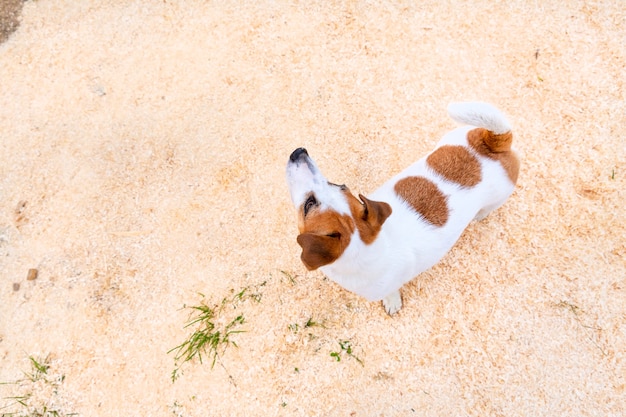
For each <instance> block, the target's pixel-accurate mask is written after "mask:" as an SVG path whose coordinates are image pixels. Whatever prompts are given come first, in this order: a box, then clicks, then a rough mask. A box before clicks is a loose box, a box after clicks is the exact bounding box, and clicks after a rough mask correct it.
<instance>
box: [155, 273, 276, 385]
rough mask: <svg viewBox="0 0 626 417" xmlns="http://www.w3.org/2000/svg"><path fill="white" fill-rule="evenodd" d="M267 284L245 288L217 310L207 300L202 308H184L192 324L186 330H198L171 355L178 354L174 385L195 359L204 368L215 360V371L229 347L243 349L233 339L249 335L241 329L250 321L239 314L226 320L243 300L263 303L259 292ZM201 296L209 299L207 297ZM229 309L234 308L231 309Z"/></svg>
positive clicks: (200, 305)
mask: <svg viewBox="0 0 626 417" xmlns="http://www.w3.org/2000/svg"><path fill="white" fill-rule="evenodd" d="M265 284H266V282H263V283H261V284H259V285H257V286H255V287H254V288H252V287H245V288H243V289H242V290H240V291H239V292H237V293H234V295H233V296H232V297H226V298H223V299H222V302H221V303H220V304H219V305H215V306H213V307H210V306H209V305H208V304H207V303H206V302H205V301H204V300H202V301H201V302H200V304H199V305H196V306H184V307H183V308H187V309H189V310H191V312H190V315H189V320H188V321H187V324H185V326H183V328H184V329H188V328H194V330H193V332H192V333H191V334H190V335H189V336H188V337H187V339H186V340H185V341H184V342H182V343H181V344H179V345H178V346H176V347H174V348H172V349H170V350H169V351H168V352H167V353H168V354H169V353H172V352H175V353H174V370H173V371H172V375H171V379H172V382H175V381H176V380H177V379H178V378H179V377H180V375H181V372H180V370H181V366H182V365H183V364H185V363H187V362H190V361H193V360H194V359H197V360H198V361H199V362H200V363H201V364H202V363H204V359H205V358H206V357H208V358H209V359H210V360H211V369H213V368H214V367H215V363H216V362H217V361H218V360H219V358H220V356H221V355H223V354H224V352H225V351H226V349H227V348H228V347H229V346H231V345H232V346H234V347H239V346H238V345H237V343H236V342H235V341H234V340H232V336H233V335H235V334H239V333H244V332H245V330H240V329H239V328H240V326H242V325H243V324H244V323H245V322H246V320H245V318H244V316H243V314H238V315H237V316H236V317H234V318H232V319H229V318H226V317H225V316H227V315H228V311H231V310H235V309H236V308H237V306H238V304H239V303H240V302H241V301H243V300H246V299H252V300H254V301H256V302H261V296H262V295H261V292H260V291H259V288H260V287H262V286H264V285H265ZM233 292H234V291H233ZM200 295H201V296H202V297H203V298H205V296H204V294H200ZM226 307H231V308H230V309H227V308H226Z"/></svg>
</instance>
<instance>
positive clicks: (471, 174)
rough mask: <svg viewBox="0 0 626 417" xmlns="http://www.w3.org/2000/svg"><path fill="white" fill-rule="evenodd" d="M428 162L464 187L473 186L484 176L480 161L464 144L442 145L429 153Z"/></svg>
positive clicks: (438, 171)
mask: <svg viewBox="0 0 626 417" xmlns="http://www.w3.org/2000/svg"><path fill="white" fill-rule="evenodd" d="M426 163H427V164H428V166H429V167H430V168H431V169H433V170H434V171H435V172H437V173H438V174H439V175H441V176H442V177H444V178H445V179H446V180H448V181H452V182H455V183H457V184H459V185H461V186H463V187H473V186H475V185H476V184H478V183H479V182H480V180H481V178H482V175H481V172H480V162H478V160H477V159H476V157H475V156H474V155H472V154H471V153H470V151H468V150H467V148H465V147H464V146H458V145H457V146H453V145H444V146H441V147H439V148H437V149H436V150H435V151H434V152H433V153H431V154H430V155H428V158H426Z"/></svg>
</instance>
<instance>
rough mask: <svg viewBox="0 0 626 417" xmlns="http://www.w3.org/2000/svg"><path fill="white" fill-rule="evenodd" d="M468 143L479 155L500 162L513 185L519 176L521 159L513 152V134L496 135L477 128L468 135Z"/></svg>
mask: <svg viewBox="0 0 626 417" xmlns="http://www.w3.org/2000/svg"><path fill="white" fill-rule="evenodd" d="M467 142H468V143H469V144H470V146H471V147H472V148H473V149H474V150H475V151H476V152H478V153H479V154H481V155H483V156H486V157H487V158H489V159H493V160H495V161H498V162H500V164H501V165H502V168H504V170H505V171H506V174H507V175H508V177H509V179H510V180H511V182H512V183H513V184H515V183H516V182H517V177H518V175H519V166H520V163H519V159H518V158H517V155H515V152H513V151H512V150H511V143H512V142H513V134H512V133H511V132H507V133H503V134H501V135H496V134H495V133H493V132H490V131H489V130H487V129H483V128H476V129H473V130H470V131H469V132H468V133H467Z"/></svg>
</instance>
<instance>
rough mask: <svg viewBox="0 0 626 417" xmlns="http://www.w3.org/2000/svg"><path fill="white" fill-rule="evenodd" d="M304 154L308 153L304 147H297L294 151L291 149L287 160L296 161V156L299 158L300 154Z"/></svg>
mask: <svg viewBox="0 0 626 417" xmlns="http://www.w3.org/2000/svg"><path fill="white" fill-rule="evenodd" d="M302 154H304V155H308V154H309V153H308V152H307V151H306V149H304V148H298V149H296V150H295V151H293V152H292V153H291V156H290V157H289V160H290V161H291V162H296V161H297V160H298V158H300V156H301V155H302Z"/></svg>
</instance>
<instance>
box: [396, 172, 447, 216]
mask: <svg viewBox="0 0 626 417" xmlns="http://www.w3.org/2000/svg"><path fill="white" fill-rule="evenodd" d="M394 190H395V192H396V194H398V196H399V197H400V198H402V199H403V200H404V201H406V202H407V203H409V204H410V205H411V207H413V208H414V209H415V211H417V212H418V213H419V214H420V215H421V216H422V217H423V218H424V219H425V220H426V221H427V222H429V223H431V224H433V225H435V226H443V225H444V224H446V222H447V221H448V204H447V197H446V196H445V195H444V194H443V193H442V192H441V190H440V189H439V188H438V187H437V185H435V183H433V182H432V181H430V180H429V179H427V178H424V177H407V178H403V179H401V180H400V181H398V182H397V183H396V185H395V187H394Z"/></svg>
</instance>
